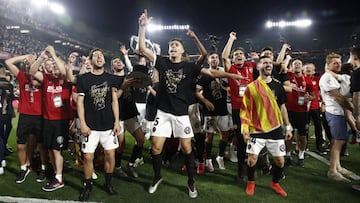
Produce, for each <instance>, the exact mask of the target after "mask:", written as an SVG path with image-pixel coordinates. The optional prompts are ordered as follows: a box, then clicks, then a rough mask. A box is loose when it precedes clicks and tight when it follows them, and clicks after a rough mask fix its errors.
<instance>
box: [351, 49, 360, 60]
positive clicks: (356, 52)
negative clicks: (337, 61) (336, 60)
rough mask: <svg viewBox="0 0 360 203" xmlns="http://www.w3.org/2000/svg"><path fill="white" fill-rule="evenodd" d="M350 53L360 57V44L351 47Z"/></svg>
mask: <svg viewBox="0 0 360 203" xmlns="http://www.w3.org/2000/svg"><path fill="white" fill-rule="evenodd" d="M350 53H351V54H352V55H354V56H356V57H358V58H360V46H356V47H353V48H351V50H350Z"/></svg>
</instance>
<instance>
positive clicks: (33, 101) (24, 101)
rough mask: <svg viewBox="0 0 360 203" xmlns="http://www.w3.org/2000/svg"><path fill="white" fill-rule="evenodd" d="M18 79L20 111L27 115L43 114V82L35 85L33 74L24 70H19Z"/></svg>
mask: <svg viewBox="0 0 360 203" xmlns="http://www.w3.org/2000/svg"><path fill="white" fill-rule="evenodd" d="M16 80H17V81H18V83H19V90H20V96H19V106H18V112H19V113H21V114H26V115H34V116H40V115H42V91H43V90H42V87H41V84H40V83H39V85H35V84H34V83H33V81H32V79H31V76H30V75H29V74H27V73H25V72H23V71H19V73H18V74H17V76H16Z"/></svg>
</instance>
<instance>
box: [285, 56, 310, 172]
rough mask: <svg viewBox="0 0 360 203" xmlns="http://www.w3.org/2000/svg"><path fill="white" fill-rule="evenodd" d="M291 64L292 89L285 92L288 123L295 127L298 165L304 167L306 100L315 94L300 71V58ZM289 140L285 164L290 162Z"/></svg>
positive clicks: (289, 75)
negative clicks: (289, 91)
mask: <svg viewBox="0 0 360 203" xmlns="http://www.w3.org/2000/svg"><path fill="white" fill-rule="evenodd" d="M292 66H293V71H294V72H293V73H292V72H288V77H289V80H290V83H291V89H292V91H291V93H288V94H287V98H288V99H287V103H286V107H287V109H288V114H289V119H290V123H291V125H292V126H293V127H294V129H295V128H296V129H297V134H298V137H297V141H298V146H299V154H298V165H299V166H301V167H304V154H305V148H306V145H307V141H306V132H307V128H308V125H307V120H308V112H309V108H308V102H310V101H312V100H313V99H314V98H315V96H314V93H313V85H312V82H311V81H310V80H308V79H306V78H305V76H304V75H303V73H302V68H303V65H302V61H301V60H300V59H294V61H293V62H292ZM291 142H292V141H291V140H287V141H286V160H285V162H286V165H289V164H290V163H291V157H290V156H291Z"/></svg>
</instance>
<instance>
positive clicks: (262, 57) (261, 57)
mask: <svg viewBox="0 0 360 203" xmlns="http://www.w3.org/2000/svg"><path fill="white" fill-rule="evenodd" d="M264 58H268V59H271V58H270V56H267V55H263V56H260V57H259V59H258V60H257V62H258V63H259V62H260V60H261V59H264Z"/></svg>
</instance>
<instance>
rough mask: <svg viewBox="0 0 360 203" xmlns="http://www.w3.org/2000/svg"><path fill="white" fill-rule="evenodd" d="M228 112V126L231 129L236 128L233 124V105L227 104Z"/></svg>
mask: <svg viewBox="0 0 360 203" xmlns="http://www.w3.org/2000/svg"><path fill="white" fill-rule="evenodd" d="M226 106H227V110H228V115H227V116H228V126H229V128H230V129H231V128H234V123H233V119H232V107H231V103H227V104H226Z"/></svg>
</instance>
